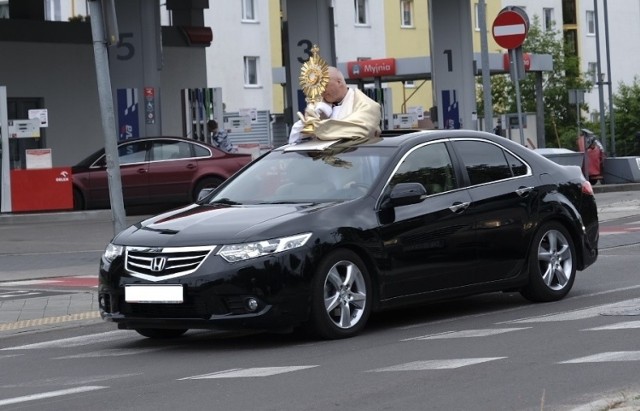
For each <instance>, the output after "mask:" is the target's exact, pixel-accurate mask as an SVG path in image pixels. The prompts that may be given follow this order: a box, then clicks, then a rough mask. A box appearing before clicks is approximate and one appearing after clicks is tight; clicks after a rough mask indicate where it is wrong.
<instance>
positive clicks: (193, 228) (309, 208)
mask: <svg viewBox="0 0 640 411" xmlns="http://www.w3.org/2000/svg"><path fill="white" fill-rule="evenodd" d="M335 204H336V203H323V204H309V203H307V204H277V205H255V206H230V205H197V204H194V205H190V206H187V207H184V208H180V209H177V210H174V211H170V212H167V213H163V214H160V215H158V216H155V217H152V218H149V219H147V220H144V221H142V222H140V223H138V224H135V225H133V226H130V227H129V228H127V229H126V230H124V231H123V232H121V233H120V234H118V235H117V236H116V237H115V238H114V240H113V242H114V243H116V244H120V245H132V246H143V247H181V246H200V245H213V244H215V245H219V244H234V243H241V242H245V241H253V240H264V239H267V238H275V237H277V236H280V235H290V234H296V233H298V232H301V231H296V229H295V228H291V227H305V225H300V224H297V223H293V221H294V220H299V219H302V218H304V216H306V215H308V214H310V213H315V212H317V211H319V210H322V209H325V208H327V207H330V206H332V205H335ZM300 230H303V231H309V230H308V229H305V228H300Z"/></svg>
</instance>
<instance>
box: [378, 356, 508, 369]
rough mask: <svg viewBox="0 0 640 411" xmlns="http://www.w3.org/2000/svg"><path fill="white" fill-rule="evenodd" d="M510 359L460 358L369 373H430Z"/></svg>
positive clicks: (415, 363) (430, 361)
mask: <svg viewBox="0 0 640 411" xmlns="http://www.w3.org/2000/svg"><path fill="white" fill-rule="evenodd" d="M505 358H508V357H487V358H460V359H451V360H427V361H413V362H408V363H405V364H399V365H394V366H391V367H385V368H377V369H375V370H369V371H367V372H388V371H428V370H450V369H454V368H461V367H466V366H468V365H475V364H481V363H484V362H489V361H496V360H502V359H505Z"/></svg>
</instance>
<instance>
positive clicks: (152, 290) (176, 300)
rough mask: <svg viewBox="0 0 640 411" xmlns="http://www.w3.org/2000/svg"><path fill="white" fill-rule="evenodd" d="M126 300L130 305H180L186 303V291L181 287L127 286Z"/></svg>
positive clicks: (125, 290) (162, 285) (125, 289)
mask: <svg viewBox="0 0 640 411" xmlns="http://www.w3.org/2000/svg"><path fill="white" fill-rule="evenodd" d="M124 300H125V301H126V302H128V303H165V304H180V303H183V302H184V289H183V287H182V286H181V285H164V284H154V285H127V286H125V287H124Z"/></svg>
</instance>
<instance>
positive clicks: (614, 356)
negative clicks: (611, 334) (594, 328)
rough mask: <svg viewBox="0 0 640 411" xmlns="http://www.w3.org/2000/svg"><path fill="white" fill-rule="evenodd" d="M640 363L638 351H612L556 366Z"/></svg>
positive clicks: (563, 362)
mask: <svg viewBox="0 0 640 411" xmlns="http://www.w3.org/2000/svg"><path fill="white" fill-rule="evenodd" d="M613 361H640V351H612V352H603V353H600V354H595V355H588V356H586V357H580V358H575V359H573V360H568V361H561V362H559V363H558V364H580V363H588V362H613Z"/></svg>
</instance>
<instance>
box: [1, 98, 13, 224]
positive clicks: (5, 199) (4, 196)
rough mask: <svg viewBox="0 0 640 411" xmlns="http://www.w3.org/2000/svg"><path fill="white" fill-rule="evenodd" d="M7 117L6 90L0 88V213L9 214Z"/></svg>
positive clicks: (9, 182)
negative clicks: (0, 154)
mask: <svg viewBox="0 0 640 411" xmlns="http://www.w3.org/2000/svg"><path fill="white" fill-rule="evenodd" d="M8 123H9V116H8V113H7V88H6V87H5V86H0V152H2V158H0V165H1V167H0V176H1V177H2V179H1V182H0V183H1V184H2V190H1V191H0V200H1V202H0V212H3V213H10V212H11V210H12V208H11V166H10V164H9V126H8Z"/></svg>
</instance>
